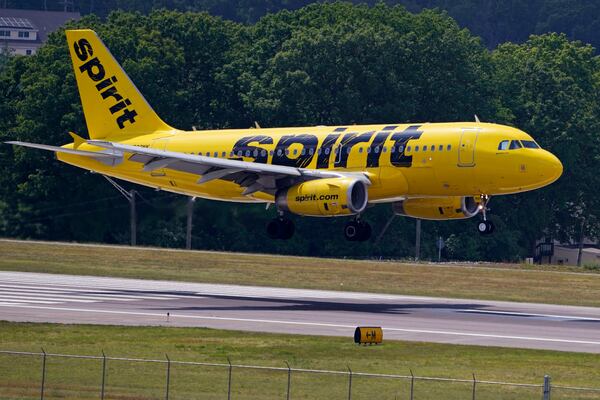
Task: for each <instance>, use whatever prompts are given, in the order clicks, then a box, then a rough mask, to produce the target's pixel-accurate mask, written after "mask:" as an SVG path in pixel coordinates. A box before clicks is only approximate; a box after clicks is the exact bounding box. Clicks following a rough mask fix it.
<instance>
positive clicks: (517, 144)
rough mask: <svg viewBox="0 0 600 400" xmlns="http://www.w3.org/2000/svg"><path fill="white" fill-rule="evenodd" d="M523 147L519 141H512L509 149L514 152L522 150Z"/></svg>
mask: <svg viewBox="0 0 600 400" xmlns="http://www.w3.org/2000/svg"><path fill="white" fill-rule="evenodd" d="M521 147H523V145H522V144H521V142H519V141H518V140H511V141H510V146H509V149H511V150H514V149H520V148H521Z"/></svg>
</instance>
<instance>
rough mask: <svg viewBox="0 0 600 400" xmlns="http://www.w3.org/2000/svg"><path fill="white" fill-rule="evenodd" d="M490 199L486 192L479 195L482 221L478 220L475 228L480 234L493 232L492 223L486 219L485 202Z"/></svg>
mask: <svg viewBox="0 0 600 400" xmlns="http://www.w3.org/2000/svg"><path fill="white" fill-rule="evenodd" d="M489 201H490V196H488V195H486V194H482V195H481V203H480V206H479V207H481V213H482V214H483V221H479V223H478V224H477V230H478V231H479V233H480V234H482V235H489V234H491V233H492V232H494V223H493V222H492V221H489V220H488V219H487V204H488V202H489Z"/></svg>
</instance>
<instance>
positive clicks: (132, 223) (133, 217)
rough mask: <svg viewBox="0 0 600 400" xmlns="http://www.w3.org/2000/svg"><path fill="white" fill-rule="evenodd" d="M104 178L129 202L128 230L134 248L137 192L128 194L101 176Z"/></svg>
mask: <svg viewBox="0 0 600 400" xmlns="http://www.w3.org/2000/svg"><path fill="white" fill-rule="evenodd" d="M102 176H103V177H105V178H106V180H107V181H109V182H110V184H111V185H113V186H114V187H115V189H117V190H118V191H119V193H121V194H122V195H123V197H125V198H126V199H127V201H128V202H129V229H130V232H131V245H132V246H135V245H136V244H137V210H136V208H135V196H136V195H137V191H135V190H134V189H131V190H130V191H129V192H128V191H127V190H125V189H123V187H122V186H121V185H119V184H118V183H117V182H115V181H114V180H112V178H110V177H108V176H106V175H102Z"/></svg>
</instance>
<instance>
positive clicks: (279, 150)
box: [277, 149, 281, 157]
mask: <svg viewBox="0 0 600 400" xmlns="http://www.w3.org/2000/svg"><path fill="white" fill-rule="evenodd" d="M277 155H278V156H280V157H281V149H277Z"/></svg>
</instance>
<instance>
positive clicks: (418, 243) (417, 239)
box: [415, 218, 421, 261]
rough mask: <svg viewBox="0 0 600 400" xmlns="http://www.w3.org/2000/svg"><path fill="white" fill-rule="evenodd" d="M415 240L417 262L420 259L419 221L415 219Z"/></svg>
mask: <svg viewBox="0 0 600 400" xmlns="http://www.w3.org/2000/svg"><path fill="white" fill-rule="evenodd" d="M416 231H417V232H416V238H415V261H419V258H421V220H420V219H418V218H417V226H416Z"/></svg>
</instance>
